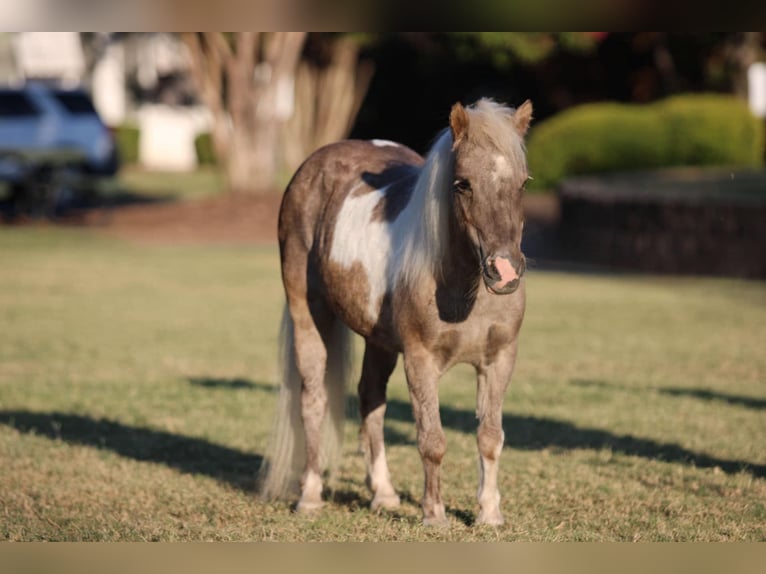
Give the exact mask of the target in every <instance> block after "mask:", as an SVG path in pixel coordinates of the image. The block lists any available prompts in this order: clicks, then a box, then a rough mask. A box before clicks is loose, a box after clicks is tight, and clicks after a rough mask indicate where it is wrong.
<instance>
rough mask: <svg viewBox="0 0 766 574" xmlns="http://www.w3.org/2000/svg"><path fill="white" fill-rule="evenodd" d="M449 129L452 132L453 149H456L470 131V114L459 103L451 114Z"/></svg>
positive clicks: (453, 107)
mask: <svg viewBox="0 0 766 574" xmlns="http://www.w3.org/2000/svg"><path fill="white" fill-rule="evenodd" d="M449 127H450V129H451V130H452V149H455V148H456V147H457V146H458V144H459V143H460V142H461V141H462V140H463V138H464V137H465V134H466V132H467V131H468V114H467V113H466V111H465V108H464V107H463V105H462V104H461V103H460V102H458V103H456V104H455V105H454V106H452V110H451V111H450V113H449Z"/></svg>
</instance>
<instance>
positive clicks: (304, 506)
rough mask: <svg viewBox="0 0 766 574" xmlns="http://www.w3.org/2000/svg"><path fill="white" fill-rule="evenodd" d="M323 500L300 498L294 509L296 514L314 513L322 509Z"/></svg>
mask: <svg viewBox="0 0 766 574" xmlns="http://www.w3.org/2000/svg"><path fill="white" fill-rule="evenodd" d="M323 506H324V502H322V501H321V500H301V501H300V502H298V506H296V507H295V511H296V512H297V513H298V514H314V513H315V512H317V511H319V510H321V509H322V507H323Z"/></svg>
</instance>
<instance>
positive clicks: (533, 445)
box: [190, 378, 766, 519]
mask: <svg viewBox="0 0 766 574" xmlns="http://www.w3.org/2000/svg"><path fill="white" fill-rule="evenodd" d="M196 380H197V379H190V382H192V384H195V385H200V386H205V387H223V388H251V389H258V390H268V391H269V392H275V391H276V390H277V389H276V387H273V386H271V385H266V384H264V383H254V382H252V381H247V380H239V379H234V380H229V379H205V378H202V379H199V380H200V381H202V382H201V383H200V382H194V381H196ZM572 384H575V385H579V386H595V387H600V388H615V389H623V387H620V386H618V385H615V384H613V383H608V382H605V381H586V380H574V381H572ZM624 390H629V389H624ZM631 390H632V389H631ZM657 390H658V391H659V392H661V393H665V394H671V395H688V396H693V397H696V398H701V399H705V400H721V401H725V402H728V403H732V404H738V405H742V406H746V407H748V408H756V409H757V408H762V406H763V403H764V401H761V400H760V399H754V398H749V397H739V396H735V395H727V394H722V393H714V392H712V391H705V390H700V389H675V388H667V389H657ZM353 400H354V396H353V395H350V396H349V401H352V402H353ZM440 412H441V421H442V426H444V427H445V428H448V429H452V430H456V431H459V432H464V433H475V432H476V428H477V426H478V421H477V420H476V415H475V413H474V412H473V411H472V410H461V409H456V408H454V407H450V406H449V405H441V408H440ZM386 420H389V421H391V420H394V421H400V422H405V423H410V424H413V425H414V421H413V418H412V407H411V406H410V404H409V402H406V401H402V400H398V399H391V400H389V401H388V402H387V406H386ZM503 421H504V427H505V430H506V436H505V446H507V447H511V448H517V449H520V450H543V449H546V448H558V449H582V448H589V449H594V450H601V449H605V448H608V449H611V450H613V451H615V452H621V453H623V454H626V455H629V456H639V457H643V458H647V459H652V460H661V461H664V462H672V463H679V464H686V465H692V466H696V467H699V468H715V467H718V468H720V469H721V470H722V471H724V472H726V473H728V474H735V473H738V472H741V471H745V472H749V473H750V474H751V475H753V476H755V477H766V465H764V464H755V463H752V462H749V461H746V460H728V459H723V458H719V457H715V456H710V455H707V454H704V453H698V452H694V451H692V450H689V449H687V448H685V447H683V446H681V445H679V444H676V443H672V442H660V441H656V440H652V439H647V438H641V437H636V436H633V435H629V434H624V435H620V434H615V433H612V432H609V431H606V430H602V429H597V428H580V427H577V426H576V425H574V424H572V423H570V422H567V421H561V420H556V419H551V418H545V417H535V416H525V415H515V414H507V413H506V414H505V415H504V417H503ZM384 432H385V437H386V443H387V444H392V445H411V446H414V445H415V444H416V443H415V440H414V439H413V436H412V434H411V433H403V432H401V431H399V430H397V429H394V428H391V426H390V425H386V426H385V431H384ZM458 518H460V519H462V518H461V517H458Z"/></svg>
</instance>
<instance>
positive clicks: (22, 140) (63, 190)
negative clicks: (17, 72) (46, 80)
mask: <svg viewBox="0 0 766 574" xmlns="http://www.w3.org/2000/svg"><path fill="white" fill-rule="evenodd" d="M118 167H119V159H118V154H117V147H116V145H115V140H114V137H113V135H112V132H111V131H110V130H109V128H108V127H107V126H106V125H104V122H103V121H102V120H101V118H100V117H99V115H98V112H97V111H96V109H95V108H94V107H93V102H92V101H91V98H90V96H89V95H88V94H87V92H85V91H84V90H81V89H64V88H60V87H56V86H52V85H47V84H42V83H29V84H26V85H24V86H22V87H18V88H11V87H5V88H0V181H3V182H5V184H6V186H7V187H9V188H10V189H11V192H10V194H8V195H9V197H7V198H6V202H5V203H6V207H8V206H10V209H11V210H17V211H18V210H19V209H26V207H25V206H26V205H27V204H30V205H31V206H32V207H33V208H36V209H37V210H38V211H39V209H40V208H44V209H46V210H48V211H50V210H51V209H57V208H58V207H60V206H61V204H62V203H63V202H65V201H69V200H71V198H72V196H73V194H72V192H71V190H72V189H73V188H74V187H75V186H76V185H81V184H82V182H83V181H84V180H85V179H87V178H92V177H111V176H114V175H115V174H116V173H117V170H118ZM41 202H43V203H45V204H46V205H41Z"/></svg>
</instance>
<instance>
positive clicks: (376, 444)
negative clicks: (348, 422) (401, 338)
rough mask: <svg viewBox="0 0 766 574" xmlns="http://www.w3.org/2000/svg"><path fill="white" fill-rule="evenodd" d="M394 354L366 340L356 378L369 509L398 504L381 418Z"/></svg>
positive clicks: (386, 507)
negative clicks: (362, 358)
mask: <svg viewBox="0 0 766 574" xmlns="http://www.w3.org/2000/svg"><path fill="white" fill-rule="evenodd" d="M396 359H397V353H395V352H390V351H386V350H384V349H381V348H380V347H376V346H374V345H373V344H371V343H369V342H368V343H367V345H366V347H365V350H364V362H363V363H362V377H361V379H360V381H359V410H360V414H361V417H362V426H361V428H360V430H359V439H360V444H361V447H362V450H363V451H364V455H365V462H366V464H367V486H368V487H369V488H370V490H372V492H373V494H374V497H373V499H372V504H371V508H372V509H373V510H378V509H380V508H385V509H394V508H398V507H399V496H397V494H396V491H395V490H394V487H393V485H392V484H391V476H390V474H389V471H388V463H387V462H386V450H385V445H384V442H383V418H384V416H385V413H386V386H387V385H388V378H389V377H390V376H391V373H392V372H393V370H394V367H395V366H396Z"/></svg>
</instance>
